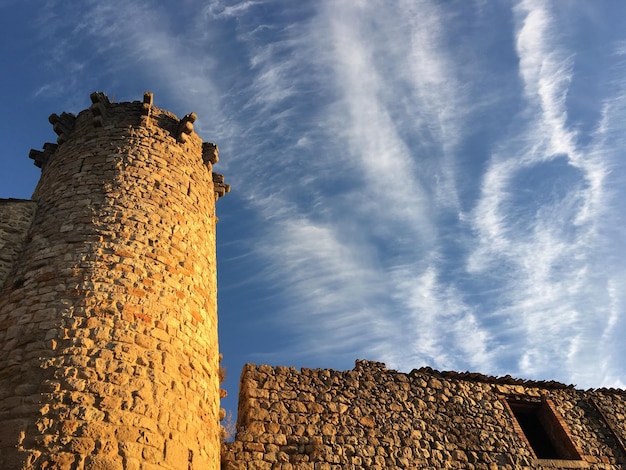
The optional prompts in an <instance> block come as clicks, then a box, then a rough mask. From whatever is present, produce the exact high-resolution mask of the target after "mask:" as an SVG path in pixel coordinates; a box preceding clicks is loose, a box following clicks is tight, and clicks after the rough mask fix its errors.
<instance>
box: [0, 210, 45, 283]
mask: <svg viewBox="0 0 626 470" xmlns="http://www.w3.org/2000/svg"><path fill="white" fill-rule="evenodd" d="M36 207H37V203H36V202H35V201H25V200H20V199H0V287H2V284H4V280H5V279H6V277H7V276H8V274H9V271H10V270H11V268H12V267H13V265H14V263H15V260H16V259H17V257H18V255H19V254H20V253H21V251H22V249H23V247H24V243H25V241H26V235H27V234H28V228H29V227H30V224H31V223H32V221H33V217H34V215H35V208H36Z"/></svg>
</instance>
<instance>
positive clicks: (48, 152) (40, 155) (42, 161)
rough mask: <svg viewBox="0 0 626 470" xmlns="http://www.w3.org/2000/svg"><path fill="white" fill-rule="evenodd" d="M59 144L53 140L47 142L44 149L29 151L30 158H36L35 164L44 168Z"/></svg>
mask: <svg viewBox="0 0 626 470" xmlns="http://www.w3.org/2000/svg"><path fill="white" fill-rule="evenodd" d="M58 147H59V146H58V144H53V143H52V142H46V143H45V144H43V151H41V150H35V149H31V151H30V152H29V153H28V158H31V159H32V160H34V164H35V166H36V167H37V168H43V167H44V166H46V164H47V163H48V160H50V157H52V154H53V153H54V152H56V150H57V148H58Z"/></svg>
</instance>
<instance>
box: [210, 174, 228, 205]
mask: <svg viewBox="0 0 626 470" xmlns="http://www.w3.org/2000/svg"><path fill="white" fill-rule="evenodd" d="M212 175H213V187H214V189H215V195H216V196H217V197H216V199H219V198H220V197H223V196H224V195H225V194H226V193H229V192H230V184H226V183H224V175H220V174H219V173H212Z"/></svg>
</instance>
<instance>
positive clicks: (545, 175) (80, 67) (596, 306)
mask: <svg viewBox="0 0 626 470" xmlns="http://www.w3.org/2000/svg"><path fill="white" fill-rule="evenodd" d="M624 18H626V3H624V2H621V1H617V0H616V1H605V2H588V1H558V2H557V1H555V2H550V1H545V0H535V1H533V0H529V1H520V2H515V1H480V0H475V1H470V0H463V1H460V0H459V1H450V2H435V1H433V2H430V1H426V0H424V1H422V0H410V1H409V0H405V1H403V0H397V1H394V2H389V1H382V0H380V1H377V0H367V1H366V0H363V1H359V0H349V1H348V0H346V1H343V0H316V1H298V2H295V1H287V0H274V1H270V0H249V1H224V0H213V1H210V0H209V1H207V0H205V1H199V0H181V1H177V2H156V1H147V0H108V1H106V2H102V1H92V0H81V1H77V0H76V1H68V0H64V1H55V0H50V1H45V2H43V1H39V2H37V1H22V0H19V1H18V0H2V1H1V2H0V26H1V28H0V31H2V33H1V34H2V35H3V38H2V39H3V40H2V41H0V58H1V59H2V63H3V70H4V73H3V74H2V84H3V86H2V87H0V98H1V101H2V103H3V107H4V114H3V116H4V118H3V125H2V126H1V127H0V133H1V137H2V142H3V149H2V152H1V153H0V159H1V162H2V166H1V168H2V170H0V197H21V198H28V197H30V195H31V193H32V190H33V189H34V186H35V184H36V181H37V179H38V176H39V170H38V169H37V168H35V167H34V166H33V164H32V161H30V160H29V159H28V151H29V149H30V148H37V149H40V148H41V147H42V145H43V143H44V142H46V141H53V140H54V139H55V135H54V133H53V132H52V129H51V126H50V125H49V124H48V122H47V117H48V115H49V114H51V113H53V112H54V113H61V112H63V111H67V112H78V111H80V110H81V109H84V108H86V107H88V106H89V104H90V102H89V94H90V93H91V92H93V91H96V90H97V91H104V92H106V93H107V94H108V96H109V97H111V98H112V99H115V100H116V101H126V100H136V99H141V96H142V94H143V92H144V91H145V90H149V91H152V92H154V96H155V104H156V105H157V106H159V107H162V108H165V109H168V110H170V111H172V112H175V113H176V114H177V115H179V116H183V115H184V114H187V113H188V112H191V111H194V112H196V113H197V114H198V121H197V122H196V126H195V127H196V130H197V131H198V133H199V134H200V135H201V136H202V137H203V139H204V140H208V141H214V142H216V143H217V144H218V145H219V147H220V158H221V160H220V163H219V165H218V167H216V170H217V171H219V172H221V173H224V174H225V175H226V178H227V181H228V182H229V183H230V184H231V185H232V188H233V189H232V192H231V193H230V194H229V195H228V196H227V197H225V198H223V199H222V200H220V202H219V207H218V215H219V218H220V223H219V227H218V230H219V231H218V263H219V303H220V312H219V315H220V341H221V350H222V352H223V354H224V363H225V365H226V366H227V368H228V371H229V379H228V382H227V388H228V391H229V393H230V397H229V398H228V399H227V401H226V406H227V407H228V408H229V409H234V408H235V407H236V405H235V403H236V402H235V397H236V389H237V382H238V376H239V372H240V370H241V366H242V365H243V364H244V363H245V362H255V363H269V364H272V365H294V366H296V367H302V366H306V367H330V368H335V369H350V368H352V366H353V363H354V360H355V358H363V359H370V360H378V361H383V362H385V363H387V365H388V367H390V368H396V369H399V370H403V371H410V370H411V369H413V368H417V367H420V366H424V365H428V366H432V367H434V368H438V369H446V370H447V369H454V370H461V371H464V370H471V371H478V372H483V373H487V374H494V375H504V374H511V375H513V376H518V377H524V378H534V379H555V380H559V381H562V382H567V383H574V384H577V385H578V386H579V387H582V388H586V387H597V386H617V387H624V386H626V364H625V363H624V360H623V358H624V357H626V342H625V341H624V333H625V332H626V294H625V289H624V286H625V284H626V263H625V262H624V260H625V259H626V256H625V255H626V233H625V231H626V224H625V220H624V218H625V215H624V208H623V201H624V199H625V198H626V184H624V183H625V176H626V163H625V160H624V157H623V153H624V149H625V148H626V146H625V145H624V144H625V142H624V140H625V139H624V135H625V132H624V129H625V128H626V119H625V118H626V28H625V26H626V24H625V23H624Z"/></svg>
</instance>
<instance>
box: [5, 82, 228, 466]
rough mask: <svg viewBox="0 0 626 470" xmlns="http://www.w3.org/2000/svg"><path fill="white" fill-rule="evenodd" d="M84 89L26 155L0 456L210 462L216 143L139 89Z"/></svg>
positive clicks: (213, 448)
mask: <svg viewBox="0 0 626 470" xmlns="http://www.w3.org/2000/svg"><path fill="white" fill-rule="evenodd" d="M91 100H92V102H93V104H92V106H91V107H90V108H89V109H86V110H84V111H82V112H80V113H79V114H78V116H74V115H73V114H67V113H63V114H61V115H60V116H57V115H56V114H53V115H52V116H50V122H51V123H52V124H53V128H54V131H55V132H56V134H58V139H57V143H56V144H49V143H48V144H45V145H44V149H43V151H31V155H30V156H31V158H33V159H34V160H35V164H36V165H37V166H39V167H41V168H42V174H41V179H40V181H39V184H38V185H37V188H36V190H35V193H34V195H33V200H34V201H35V203H36V209H35V210H34V216H33V221H32V223H31V224H30V228H29V230H28V232H27V233H26V234H25V236H24V241H23V244H24V246H23V249H22V250H21V252H20V254H19V257H18V258H17V259H16V261H15V263H14V265H13V266H12V268H11V269H10V270H9V271H8V273H7V275H6V279H5V280H4V283H3V284H2V291H1V293H0V468H2V469H3V470H12V469H31V468H32V469H39V468H50V469H83V468H84V469H92V470H96V469H98V470H100V469H102V470H105V469H106V470H109V469H111V470H113V469H116V470H117V469H119V470H122V469H141V470H143V469H146V470H147V469H157V468H160V469H181V470H190V469H194V470H205V469H217V468H219V449H220V441H221V439H220V425H219V414H220V407H219V399H220V390H219V378H218V376H219V358H218V357H219V353H218V342H217V298H216V295H217V286H216V258H215V223H216V217H215V201H216V200H217V199H218V197H219V196H222V195H223V194H224V193H225V192H226V191H228V189H229V188H228V186H227V185H225V184H224V183H223V177H222V176H221V175H218V174H216V173H213V171H212V165H213V164H214V163H216V162H217V148H216V146H215V145H213V144H210V143H203V142H202V140H201V139H200V137H198V136H197V135H196V134H195V132H194V131H193V122H194V120H195V115H194V114H189V115H187V116H185V117H184V118H183V119H178V118H177V117H176V116H174V115H173V114H171V113H169V112H167V111H164V110H161V109H159V108H156V107H154V106H153V105H152V94H151V93H146V94H145V95H144V99H143V102H139V101H135V102H132V103H111V102H110V101H109V100H108V98H107V97H106V95H104V94H103V93H93V94H92V95H91ZM0 283H2V280H1V279H0Z"/></svg>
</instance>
